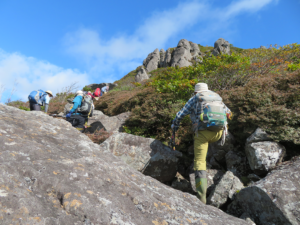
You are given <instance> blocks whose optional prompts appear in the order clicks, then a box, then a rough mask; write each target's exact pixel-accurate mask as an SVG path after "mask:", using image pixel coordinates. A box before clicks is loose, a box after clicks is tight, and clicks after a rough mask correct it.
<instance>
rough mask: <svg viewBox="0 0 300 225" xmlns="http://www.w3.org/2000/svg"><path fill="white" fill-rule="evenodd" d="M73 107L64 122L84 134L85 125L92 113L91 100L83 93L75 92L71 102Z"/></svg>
mask: <svg viewBox="0 0 300 225" xmlns="http://www.w3.org/2000/svg"><path fill="white" fill-rule="evenodd" d="M72 103H73V107H72V108H71V109H70V110H69V111H68V113H67V114H66V120H67V121H68V122H70V123H71V124H72V126H73V127H75V128H76V129H77V130H79V131H81V132H84V129H85V123H86V121H87V120H88V118H89V116H90V114H91V112H92V104H93V100H92V98H91V97H90V96H89V95H84V93H83V91H77V92H76V95H75V98H74V99H73V101H72Z"/></svg>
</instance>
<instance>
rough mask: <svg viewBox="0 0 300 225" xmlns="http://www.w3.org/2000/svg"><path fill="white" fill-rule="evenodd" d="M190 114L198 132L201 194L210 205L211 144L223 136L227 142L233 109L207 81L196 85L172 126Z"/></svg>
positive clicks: (197, 177) (196, 168)
mask: <svg viewBox="0 0 300 225" xmlns="http://www.w3.org/2000/svg"><path fill="white" fill-rule="evenodd" d="M188 114H189V115H190V118H191V120H192V123H193V126H192V128H193V131H194V133H195V134H194V171H195V183H196V189H197V197H198V198H199V199H200V200H201V201H202V202H203V203H204V204H206V190H207V178H206V155H207V150H208V144H209V143H213V142H216V141H218V140H219V139H220V138H221V137H222V143H221V144H222V145H223V144H224V142H225V136H226V133H227V132H228V131H227V118H230V116H231V112H230V110H229V109H228V108H227V107H226V105H225V104H224V103H223V102H222V98H221V97H220V96H219V95H218V94H217V93H215V92H213V91H210V90H208V86H207V84H206V83H198V84H196V86H195V92H194V96H193V97H191V98H190V99H189V101H188V102H187V103H186V104H185V106H184V107H183V108H182V109H181V110H180V111H179V112H178V113H177V114H176V117H175V119H174V120H173V123H172V126H171V128H172V129H175V131H176V130H178V128H179V126H180V121H181V120H182V119H183V118H184V117H185V116H186V115H188Z"/></svg>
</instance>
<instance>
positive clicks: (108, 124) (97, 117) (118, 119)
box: [87, 110, 130, 133]
mask: <svg viewBox="0 0 300 225" xmlns="http://www.w3.org/2000/svg"><path fill="white" fill-rule="evenodd" d="M129 116H130V112H125V113H121V114H119V115H117V116H111V117H110V116H106V115H105V114H104V113H103V112H101V111H99V110H94V112H93V116H92V117H90V118H89V120H88V125H89V128H88V129H87V132H89V133H94V132H95V131H96V130H101V129H102V128H103V129H104V130H105V131H107V132H114V131H120V132H121V131H123V125H124V123H125V121H126V120H127V119H128V118H129Z"/></svg>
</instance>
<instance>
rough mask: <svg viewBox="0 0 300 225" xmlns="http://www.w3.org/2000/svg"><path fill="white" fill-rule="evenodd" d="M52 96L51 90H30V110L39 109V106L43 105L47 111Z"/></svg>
mask: <svg viewBox="0 0 300 225" xmlns="http://www.w3.org/2000/svg"><path fill="white" fill-rule="evenodd" d="M52 97H53V94H52V92H51V91H43V90H38V91H32V92H31V93H30V94H29V95H28V100H29V105H30V111H41V106H45V112H46V113H47V112H48V106H49V102H50V98H52Z"/></svg>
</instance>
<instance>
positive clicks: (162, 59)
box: [158, 48, 166, 67]
mask: <svg viewBox="0 0 300 225" xmlns="http://www.w3.org/2000/svg"><path fill="white" fill-rule="evenodd" d="M159 55H160V60H159V66H158V67H165V66H164V64H165V58H166V51H165V50H164V49H163V48H162V49H161V50H160V51H159Z"/></svg>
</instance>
